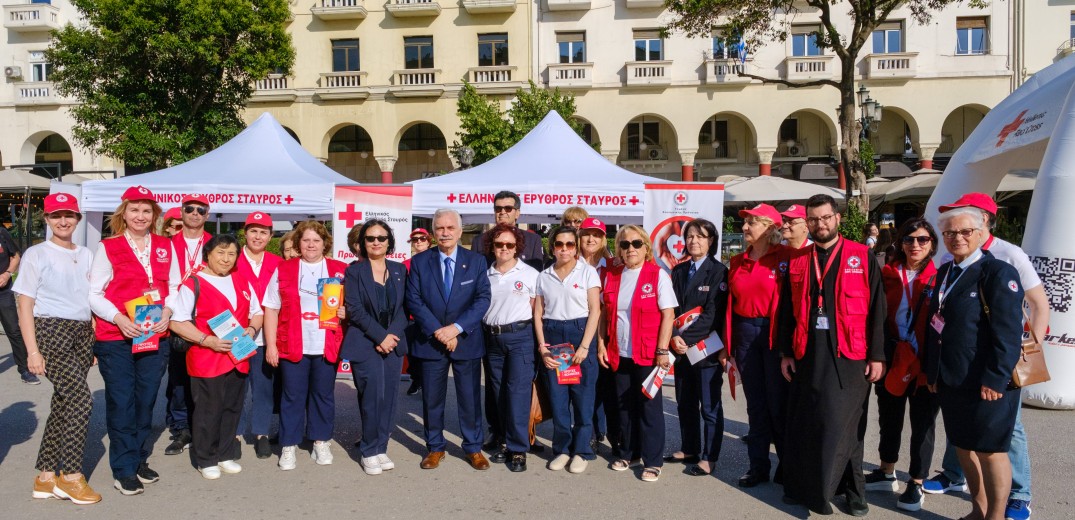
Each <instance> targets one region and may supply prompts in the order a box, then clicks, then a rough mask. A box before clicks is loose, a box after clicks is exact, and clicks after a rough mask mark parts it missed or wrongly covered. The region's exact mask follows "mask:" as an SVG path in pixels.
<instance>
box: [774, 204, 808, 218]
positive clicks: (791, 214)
mask: <svg viewBox="0 0 1075 520" xmlns="http://www.w3.org/2000/svg"><path fill="white" fill-rule="evenodd" d="M780 214H781V215H783V216H785V217H787V218H788V220H793V219H797V218H801V219H805V218H806V206H803V205H802V204H792V205H790V206H788V209H786V210H784V211H781V212H780Z"/></svg>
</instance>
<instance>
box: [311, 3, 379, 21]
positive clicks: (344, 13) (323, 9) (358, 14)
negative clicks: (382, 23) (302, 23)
mask: <svg viewBox="0 0 1075 520" xmlns="http://www.w3.org/2000/svg"><path fill="white" fill-rule="evenodd" d="M310 12H311V13H313V15H314V16H316V17H318V18H320V19H321V20H363V19H365V18H366V14H367V13H366V5H365V1H364V0H321V4H320V5H316V4H315V5H314V7H312V8H310Z"/></svg>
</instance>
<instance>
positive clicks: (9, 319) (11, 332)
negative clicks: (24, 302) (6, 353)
mask: <svg viewBox="0 0 1075 520" xmlns="http://www.w3.org/2000/svg"><path fill="white" fill-rule="evenodd" d="M0 325H2V326H3V327H4V334H7V341H8V343H10V344H11V357H12V358H13V359H14V360H15V367H16V368H18V370H19V374H20V375H21V374H25V373H26V370H27V368H26V344H25V343H23V342H22V329H20V328H19V310H18V308H17V307H15V293H13V292H11V290H10V289H9V290H6V291H0Z"/></svg>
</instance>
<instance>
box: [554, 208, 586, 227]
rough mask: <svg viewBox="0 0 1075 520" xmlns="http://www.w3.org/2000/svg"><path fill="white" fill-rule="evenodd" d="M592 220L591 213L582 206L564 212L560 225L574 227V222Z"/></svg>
mask: <svg viewBox="0 0 1075 520" xmlns="http://www.w3.org/2000/svg"><path fill="white" fill-rule="evenodd" d="M588 218H590V213H589V212H588V211H586V210H585V209H584V208H582V207H580V206H571V207H570V208H567V209H565V210H564V216H562V217H560V223H561V224H563V223H565V222H566V223H567V225H569V226H570V225H573V223H572V221H574V220H586V219H588Z"/></svg>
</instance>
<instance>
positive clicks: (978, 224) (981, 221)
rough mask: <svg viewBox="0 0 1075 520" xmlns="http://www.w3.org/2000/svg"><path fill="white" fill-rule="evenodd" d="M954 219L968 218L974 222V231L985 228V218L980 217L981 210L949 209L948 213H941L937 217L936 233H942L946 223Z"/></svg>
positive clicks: (969, 208) (966, 208)
mask: <svg viewBox="0 0 1075 520" xmlns="http://www.w3.org/2000/svg"><path fill="white" fill-rule="evenodd" d="M956 217H970V218H971V221H973V222H974V227H975V229H984V228H985V217H984V216H983V215H982V210H980V209H978V208H971V207H965V208H955V209H950V210H948V211H945V212H944V213H941V215H940V216H939V217H937V231H940V232H942V233H943V232H944V229H945V225H946V224H948V221H949V220H952V219H954V218H956Z"/></svg>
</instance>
